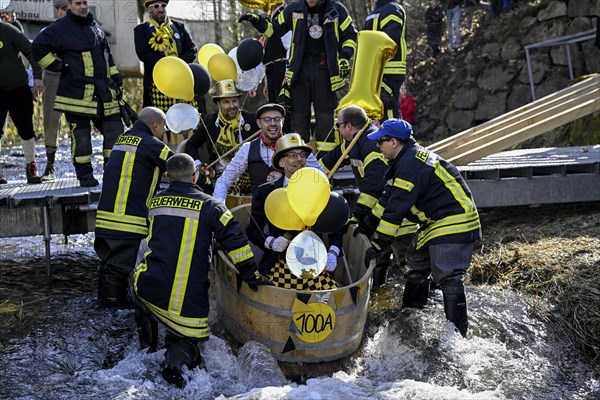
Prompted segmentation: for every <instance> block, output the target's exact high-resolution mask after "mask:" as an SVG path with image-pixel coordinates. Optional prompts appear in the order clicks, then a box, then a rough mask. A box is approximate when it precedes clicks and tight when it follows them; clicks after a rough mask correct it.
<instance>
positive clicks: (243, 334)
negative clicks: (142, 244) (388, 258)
mask: <svg viewBox="0 0 600 400" xmlns="http://www.w3.org/2000/svg"><path fill="white" fill-rule="evenodd" d="M250 208H251V207H250V205H249V204H245V205H241V206H238V207H235V208H234V209H232V213H233V215H234V217H235V218H236V219H237V221H239V222H240V224H241V225H242V228H243V230H245V228H246V226H247V222H248V220H249V217H250ZM351 232H352V231H349V232H348V234H347V235H345V237H344V253H345V255H346V257H347V261H348V264H347V265H348V268H346V266H345V263H344V261H343V260H342V258H340V259H338V267H337V268H336V270H335V273H334V275H335V278H336V280H337V282H338V288H337V289H334V290H323V291H301V290H293V289H284V288H279V287H275V286H261V287H260V288H259V290H258V291H257V292H254V291H252V290H251V289H250V288H249V287H248V285H246V284H245V283H243V282H242V280H241V278H240V277H239V275H238V274H237V273H236V270H235V267H234V266H233V264H232V263H231V261H230V260H229V259H228V258H227V256H226V255H225V254H224V253H223V252H222V251H219V259H218V262H217V263H215V265H216V267H215V268H216V281H217V282H216V287H217V308H218V312H219V315H220V318H221V320H222V323H223V325H224V326H225V328H226V329H227V330H228V331H229V332H230V333H231V334H232V335H233V336H234V337H235V338H236V339H237V340H238V341H240V342H247V341H249V340H255V341H257V342H259V343H262V344H264V345H266V346H267V347H268V348H269V349H270V350H271V352H272V354H273V356H274V357H275V358H276V359H277V360H279V361H284V362H300V363H320V362H328V361H334V360H339V359H341V358H344V357H347V356H349V355H350V354H352V353H354V352H355V351H356V350H357V349H358V347H359V346H360V344H361V342H362V338H363V334H364V330H365V324H366V320H367V311H368V305H369V295H370V290H371V284H372V280H371V276H372V275H373V263H372V264H371V265H370V266H369V267H368V268H367V267H366V266H365V265H364V261H363V260H364V254H365V251H366V249H367V248H368V247H369V246H370V244H369V242H368V240H367V239H366V237H364V236H363V235H357V236H356V237H353V236H352V234H351ZM253 250H254V251H255V256H256V257H259V256H260V255H259V254H257V253H260V250H257V249H255V248H254V247H253Z"/></svg>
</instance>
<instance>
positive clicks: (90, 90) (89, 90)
mask: <svg viewBox="0 0 600 400" xmlns="http://www.w3.org/2000/svg"><path fill="white" fill-rule="evenodd" d="M93 98H94V85H93V84H91V83H88V84H86V85H85V89H84V91H83V101H86V102H91V101H93V100H92V99H93Z"/></svg>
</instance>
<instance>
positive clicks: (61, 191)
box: [0, 76, 600, 272]
mask: <svg viewBox="0 0 600 400" xmlns="http://www.w3.org/2000/svg"><path fill="white" fill-rule="evenodd" d="M598 111H600V76H595V77H591V78H588V79H585V80H583V81H581V82H578V83H576V84H574V85H573V86H571V87H568V88H566V89H563V90H561V91H559V92H556V93H554V94H551V95H549V96H547V97H544V98H542V99H539V100H537V101H534V102H532V103H530V104H527V105H525V106H523V107H521V108H519V109H516V110H513V111H511V112H509V113H507V114H504V115H502V116H500V117H498V118H495V119H493V120H490V121H488V122H486V123H484V124H481V125H479V126H476V127H474V128H471V129H468V130H466V131H464V132H461V133H458V134H456V135H454V136H451V137H448V138H446V139H444V140H441V141H439V142H437V143H434V144H432V145H431V146H429V147H428V148H429V149H430V150H432V151H435V152H436V153H438V154H439V155H441V156H442V157H444V158H446V159H447V160H449V161H451V162H452V163H454V164H455V165H457V166H458V167H459V169H460V170H461V172H462V174H463V176H464V177H465V178H466V180H467V182H468V184H469V186H470V187H471V190H472V191H473V195H474V198H475V202H476V203H477V205H478V207H481V208H486V207H505V206H516V205H528V204H550V203H571V202H583V201H600V145H590V146H579V147H568V148H547V149H529V150H510V151H505V150H507V149H510V148H511V147H513V146H515V145H517V144H519V143H521V142H523V141H525V140H528V139H531V138H533V137H535V136H537V135H540V134H542V133H544V132H547V131H549V130H551V129H554V128H556V127H559V126H561V125H564V124H566V123H568V122H571V121H574V120H575V119H577V118H580V117H583V116H585V115H588V114H591V113H593V112H598ZM353 180H354V178H353V176H352V172H350V171H340V172H338V173H336V175H334V177H333V183H334V186H336V187H339V188H340V189H339V190H340V191H341V192H344V193H347V194H351V193H353V192H354V191H355V189H353V188H352V187H351V186H352V185H353ZM100 190H101V189H100V186H98V187H95V188H81V187H79V186H78V182H77V180H76V179H75V178H70V179H59V180H57V181H55V182H46V183H43V184H40V185H26V184H25V183H24V182H21V183H12V184H5V185H0V222H1V223H0V237H19V236H34V235H43V237H44V240H45V243H46V255H47V260H48V262H47V263H48V272H49V271H50V261H49V260H50V259H49V248H50V247H49V244H50V235H51V234H63V235H65V236H67V235H71V234H76V233H87V232H90V231H93V228H94V221H95V214H96V204H97V201H98V199H99V196H100Z"/></svg>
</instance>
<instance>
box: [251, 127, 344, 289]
mask: <svg viewBox="0 0 600 400" xmlns="http://www.w3.org/2000/svg"><path fill="white" fill-rule="evenodd" d="M311 152H312V149H311V148H310V147H309V146H307V145H306V143H304V141H303V140H302V137H301V136H300V135H299V134H298V133H290V134H287V135H283V136H282V137H281V138H279V140H277V143H276V145H275V154H274V155H273V163H272V165H273V166H274V167H275V168H276V169H277V170H279V171H281V172H283V174H282V175H280V176H279V178H278V179H276V180H273V181H270V182H266V183H264V184H262V185H260V186H259V187H258V189H257V191H256V194H255V195H254V196H252V211H251V215H250V221H249V223H248V228H247V229H246V234H247V235H248V239H250V241H251V242H252V243H254V245H256V246H257V247H258V248H259V249H261V250H262V251H263V252H264V254H263V257H262V258H261V260H260V265H259V267H258V270H259V272H260V273H261V274H265V275H267V277H268V278H270V279H271V281H272V282H273V284H274V285H275V286H279V287H283V288H286V289H296V290H328V289H335V288H336V287H337V284H336V282H335V279H334V278H333V275H332V274H331V273H332V272H333V271H335V269H336V267H337V258H338V256H339V254H340V249H341V248H342V239H343V234H342V232H336V233H333V234H329V251H328V253H327V263H326V264H325V270H324V272H322V273H321V274H320V275H319V276H318V277H316V278H312V279H301V278H297V277H295V276H294V275H292V273H291V272H290V270H289V268H288V266H287V264H286V263H285V262H284V261H283V260H285V254H286V251H287V248H288V245H289V244H290V239H291V238H292V237H293V236H295V235H296V234H297V233H299V232H297V231H285V230H283V229H280V228H278V227H276V226H275V225H273V224H272V223H271V222H269V220H268V218H267V215H266V213H265V202H266V200H267V197H268V196H269V194H271V192H273V191H274V190H276V189H279V188H282V187H287V186H288V183H289V179H290V177H291V176H292V175H293V174H294V173H295V172H296V171H298V170H299V169H302V168H304V167H306V160H307V159H308V157H309V154H311ZM306 195H307V196H310V193H307V194H306ZM265 227H266V229H267V230H266V232H267V234H265Z"/></svg>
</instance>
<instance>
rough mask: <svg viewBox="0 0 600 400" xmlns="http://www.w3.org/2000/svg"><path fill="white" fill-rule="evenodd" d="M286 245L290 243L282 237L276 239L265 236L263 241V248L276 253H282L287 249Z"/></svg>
mask: <svg viewBox="0 0 600 400" xmlns="http://www.w3.org/2000/svg"><path fill="white" fill-rule="evenodd" d="M288 244H290V241H289V240H288V239H286V238H284V237H283V236H279V237H277V238H274V237H273V236H267V239H266V240H265V247H266V248H267V249H271V250H273V251H276V252H278V253H281V252H282V251H284V250H285V249H286V248H287V247H288Z"/></svg>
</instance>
